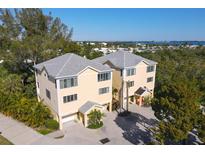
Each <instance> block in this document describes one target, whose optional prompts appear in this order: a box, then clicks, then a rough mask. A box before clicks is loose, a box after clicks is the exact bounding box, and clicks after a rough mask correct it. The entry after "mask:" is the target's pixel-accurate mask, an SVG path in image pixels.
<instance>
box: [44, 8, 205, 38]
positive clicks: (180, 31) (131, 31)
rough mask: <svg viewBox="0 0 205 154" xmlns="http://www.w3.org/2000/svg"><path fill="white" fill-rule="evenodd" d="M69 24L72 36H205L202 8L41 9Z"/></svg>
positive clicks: (203, 11) (204, 16) (204, 12)
mask: <svg viewBox="0 0 205 154" xmlns="http://www.w3.org/2000/svg"><path fill="white" fill-rule="evenodd" d="M43 11H44V12H45V13H46V14H47V13H48V12H52V16H55V17H60V18H61V20H62V21H63V23H65V24H66V25H68V26H69V27H73V29H74V33H73V36H72V39H73V40H90V41H152V40H154V41H170V40H179V41H181V40H199V41H200V40H203V41H204V40H205V9H43Z"/></svg>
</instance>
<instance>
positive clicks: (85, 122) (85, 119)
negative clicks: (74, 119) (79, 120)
mask: <svg viewBox="0 0 205 154" xmlns="http://www.w3.org/2000/svg"><path fill="white" fill-rule="evenodd" d="M84 125H85V127H87V126H88V117H87V114H84Z"/></svg>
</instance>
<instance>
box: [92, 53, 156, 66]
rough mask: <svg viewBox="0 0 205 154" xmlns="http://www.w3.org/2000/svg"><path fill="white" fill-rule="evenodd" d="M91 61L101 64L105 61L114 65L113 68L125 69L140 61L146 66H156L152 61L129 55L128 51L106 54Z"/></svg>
mask: <svg viewBox="0 0 205 154" xmlns="http://www.w3.org/2000/svg"><path fill="white" fill-rule="evenodd" d="M93 61H95V62H99V63H102V64H103V63H104V62H106V61H110V62H111V63H112V64H113V65H115V67H118V68H126V67H132V66H136V65H137V64H138V63H140V62H141V61H144V62H145V63H147V64H148V65H155V64H157V63H156V62H154V61H152V60H149V59H146V58H143V57H141V56H138V55H135V54H132V53H130V52H128V51H124V50H119V51H117V52H114V53H111V54H108V55H106V56H103V57H100V58H96V59H94V60H93Z"/></svg>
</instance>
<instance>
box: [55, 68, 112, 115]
mask: <svg viewBox="0 0 205 154" xmlns="http://www.w3.org/2000/svg"><path fill="white" fill-rule="evenodd" d="M97 75H98V72H96V71H95V70H92V69H90V68H88V69H86V70H85V71H84V72H82V73H81V74H79V75H78V86H76V87H70V88H64V89H59V91H58V98H59V112H60V113H61V116H66V115H69V114H74V113H77V112H78V109H79V108H80V107H81V106H82V105H83V104H84V103H86V102H87V101H93V102H97V103H99V104H101V105H104V104H107V103H110V102H111V101H112V73H111V80H107V81H101V82H98V81H97ZM58 83H59V80H58ZM103 87H109V93H106V94H101V95H99V88H103ZM72 94H77V95H78V96H77V97H78V99H77V100H76V101H72V102H67V103H63V96H67V95H72Z"/></svg>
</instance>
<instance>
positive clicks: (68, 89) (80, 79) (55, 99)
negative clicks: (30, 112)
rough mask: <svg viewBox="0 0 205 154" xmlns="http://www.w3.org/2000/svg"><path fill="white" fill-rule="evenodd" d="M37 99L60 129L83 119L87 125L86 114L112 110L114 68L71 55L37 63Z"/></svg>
mask: <svg viewBox="0 0 205 154" xmlns="http://www.w3.org/2000/svg"><path fill="white" fill-rule="evenodd" d="M34 68H35V70H36V71H35V77H36V87H37V97H38V100H39V101H42V102H43V103H45V104H46V105H47V106H48V107H49V108H50V110H51V111H52V113H53V115H54V116H55V118H56V120H58V121H59V124H60V129H62V127H63V123H65V122H67V121H70V120H74V119H77V117H78V119H80V120H81V121H82V122H83V123H84V125H85V126H87V114H88V113H89V111H90V110H92V109H94V108H97V109H100V110H103V109H105V108H108V109H109V110H110V111H111V107H112V104H111V103H112V69H111V68H110V67H108V66H105V65H102V64H100V63H97V62H94V61H91V60H88V59H86V58H83V57H80V56H78V55H75V54H72V53H68V54H65V55H63V56H59V57H56V58H54V59H50V60H48V61H45V62H43V63H40V64H37V65H35V66H34Z"/></svg>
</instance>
